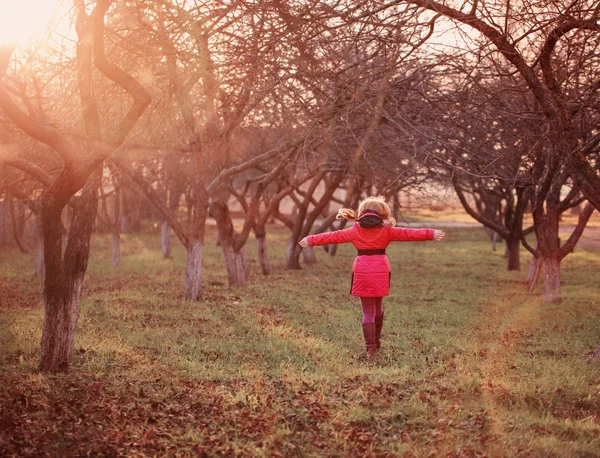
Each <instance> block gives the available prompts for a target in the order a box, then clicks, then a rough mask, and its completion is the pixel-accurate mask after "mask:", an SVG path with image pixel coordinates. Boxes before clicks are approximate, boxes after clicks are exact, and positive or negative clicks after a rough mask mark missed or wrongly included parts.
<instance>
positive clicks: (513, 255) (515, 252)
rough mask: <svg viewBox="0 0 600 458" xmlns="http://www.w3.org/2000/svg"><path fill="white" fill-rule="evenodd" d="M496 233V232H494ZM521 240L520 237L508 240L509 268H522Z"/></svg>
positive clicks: (507, 266) (507, 255) (507, 267)
mask: <svg viewBox="0 0 600 458" xmlns="http://www.w3.org/2000/svg"><path fill="white" fill-rule="evenodd" d="M494 234H496V233H494ZM520 248H521V241H520V240H519V239H518V238H514V239H507V240H506V257H507V258H508V262H507V265H506V269H507V270H521V255H520Z"/></svg>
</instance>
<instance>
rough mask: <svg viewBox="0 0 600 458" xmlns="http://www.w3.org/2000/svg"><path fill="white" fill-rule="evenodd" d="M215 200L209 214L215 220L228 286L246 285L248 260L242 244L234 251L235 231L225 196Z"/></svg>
mask: <svg viewBox="0 0 600 458" xmlns="http://www.w3.org/2000/svg"><path fill="white" fill-rule="evenodd" d="M221 197H222V199H220V200H215V201H214V202H213V203H212V206H211V214H212V216H213V218H214V219H215V221H216V222H217V229H218V236H219V245H220V246H221V252H222V253H223V258H224V260H225V267H226V269H227V279H228V280H229V287H230V288H231V287H241V286H246V283H247V282H248V260H247V258H246V251H245V250H244V247H243V245H241V246H240V247H239V249H238V250H237V251H236V249H235V248H236V247H235V246H234V244H235V243H236V233H235V230H234V228H233V221H232V219H231V213H230V212H229V207H228V205H227V200H226V197H223V196H221Z"/></svg>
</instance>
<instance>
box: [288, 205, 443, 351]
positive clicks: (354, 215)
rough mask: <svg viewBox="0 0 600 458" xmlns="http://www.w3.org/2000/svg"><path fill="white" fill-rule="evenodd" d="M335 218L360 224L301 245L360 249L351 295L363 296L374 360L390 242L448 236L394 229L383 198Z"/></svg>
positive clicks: (311, 238)
mask: <svg viewBox="0 0 600 458" xmlns="http://www.w3.org/2000/svg"><path fill="white" fill-rule="evenodd" d="M336 218H337V219H341V218H344V219H347V220H350V221H357V222H356V223H354V225H353V226H352V227H351V228H350V229H344V230H340V231H334V232H325V233H322V234H316V235H309V236H308V237H304V238H303V239H302V240H300V242H299V243H300V246H301V247H303V248H306V247H307V246H320V245H330V244H333V243H347V242H352V244H353V245H354V247H355V248H356V249H357V250H358V256H357V257H356V259H355V260H354V265H353V266H352V289H351V292H350V294H352V295H353V296H359V297H360V302H361V305H362V312H363V320H362V323H363V325H362V326H363V334H364V337H365V344H366V347H367V358H374V357H375V354H376V352H377V350H378V349H379V347H380V345H381V344H380V342H379V338H380V336H381V328H382V327H383V308H382V303H383V296H387V295H388V294H389V293H390V275H391V273H390V272H391V269H390V262H389V261H388V258H387V256H386V255H385V249H386V248H387V246H388V245H389V244H390V242H409V241H422V240H435V241H437V242H439V241H440V240H442V239H443V238H444V235H446V234H445V232H444V231H439V230H434V229H408V228H404V227H395V226H396V220H395V219H394V218H392V217H391V212H390V207H389V206H388V204H387V203H386V202H385V199H384V197H382V196H377V197H367V198H366V199H365V200H363V201H362V202H361V204H360V205H359V207H358V211H354V210H351V209H349V208H342V209H341V210H339V211H338V214H337V217H336Z"/></svg>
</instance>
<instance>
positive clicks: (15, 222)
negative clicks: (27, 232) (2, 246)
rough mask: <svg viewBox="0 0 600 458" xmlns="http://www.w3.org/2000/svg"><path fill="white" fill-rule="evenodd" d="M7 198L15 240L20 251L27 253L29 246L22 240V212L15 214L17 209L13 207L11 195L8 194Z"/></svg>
mask: <svg viewBox="0 0 600 458" xmlns="http://www.w3.org/2000/svg"><path fill="white" fill-rule="evenodd" d="M7 200H8V208H9V210H10V221H11V226H12V232H13V237H14V238H15V242H17V246H18V247H19V250H20V251H21V253H29V247H28V246H27V244H26V243H25V241H24V240H23V232H24V231H23V228H24V224H23V214H22V212H18V213H19V214H17V209H16V208H15V202H14V199H13V198H12V196H10V195H8V196H7Z"/></svg>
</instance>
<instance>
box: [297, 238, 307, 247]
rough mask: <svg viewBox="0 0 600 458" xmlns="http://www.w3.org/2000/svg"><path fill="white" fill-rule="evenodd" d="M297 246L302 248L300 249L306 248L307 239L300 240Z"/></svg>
mask: <svg viewBox="0 0 600 458" xmlns="http://www.w3.org/2000/svg"><path fill="white" fill-rule="evenodd" d="M298 244H299V245H300V246H301V247H302V248H306V247H307V246H308V237H304V238H303V239H302V240H300V241H299V242H298Z"/></svg>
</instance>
